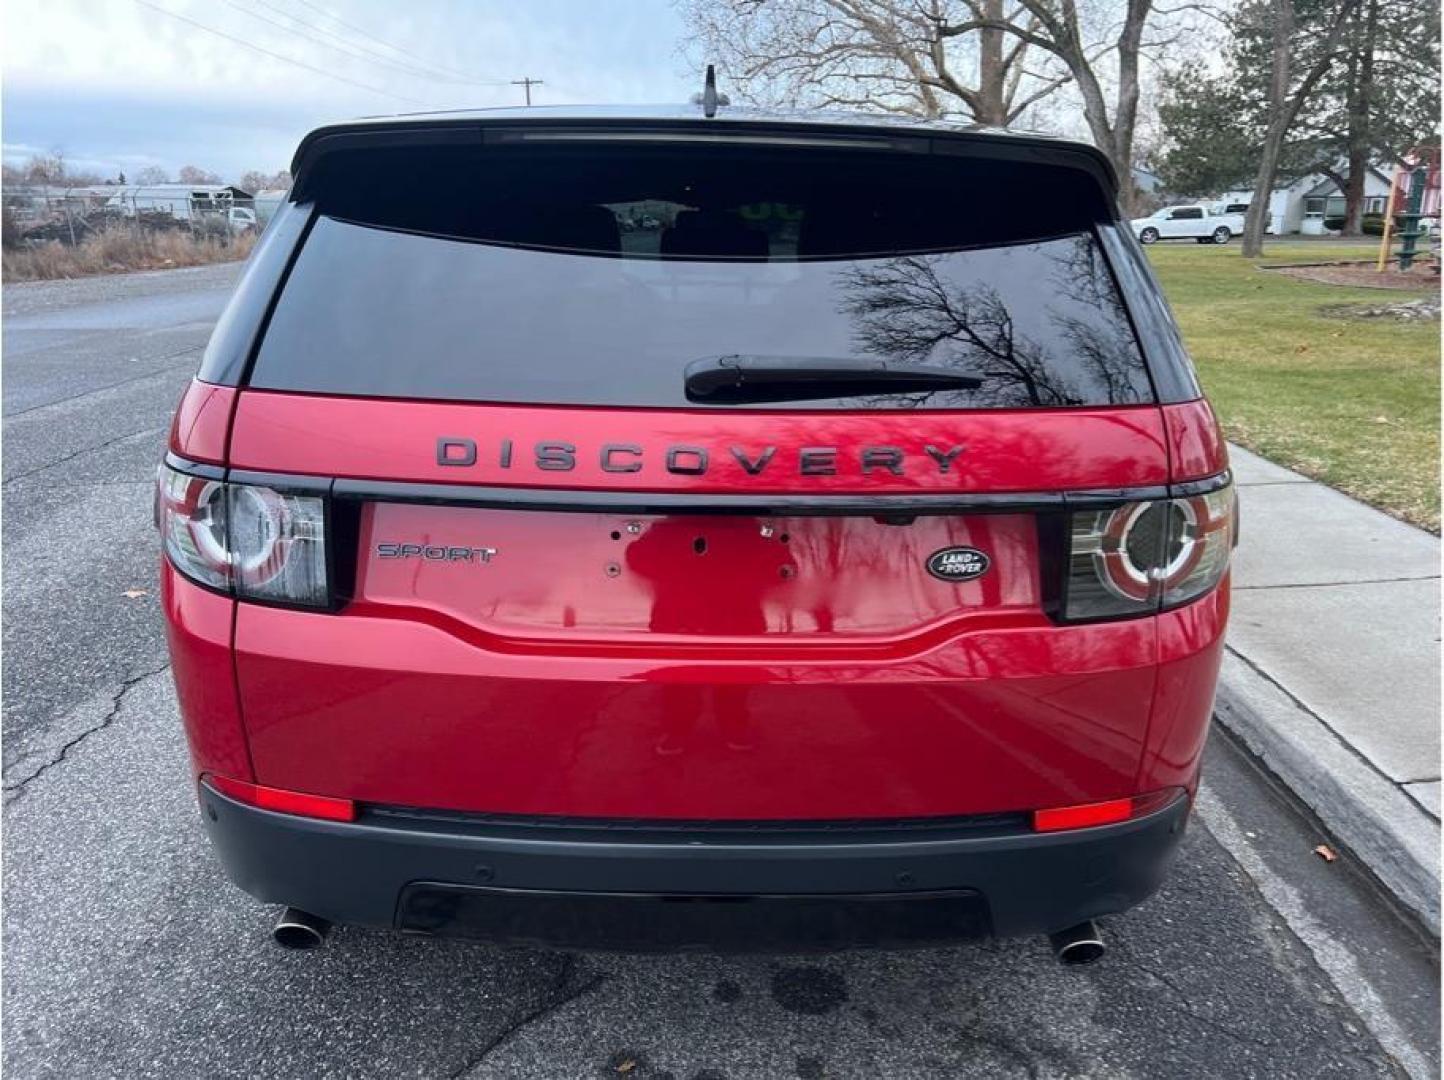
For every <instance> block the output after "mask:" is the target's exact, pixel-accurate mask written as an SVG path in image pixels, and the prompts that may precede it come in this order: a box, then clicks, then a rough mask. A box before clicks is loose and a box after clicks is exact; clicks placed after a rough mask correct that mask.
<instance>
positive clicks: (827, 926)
mask: <svg viewBox="0 0 1444 1080" xmlns="http://www.w3.org/2000/svg"><path fill="white" fill-rule="evenodd" d="M200 794H201V804H202V811H203V812H202V820H203V821H204V823H205V826H206V829H207V831H208V832H209V833H210V836H211V840H212V842H213V843H214V845H215V848H216V851H217V852H218V853H219V855H220V858H221V862H222V863H223V864H224V866H225V869H226V872H227V874H229V876H230V877H231V879H232V880H233V881H234V882H235V883H236V884H237V885H239V886H240V887H241V888H242V889H244V890H245V891H246V892H248V893H250V894H251V895H252V896H254V897H256V898H257V899H259V900H263V901H268V902H271V903H277V904H287V905H290V906H293V907H298V908H301V909H303V910H305V911H309V912H311V913H313V914H315V915H319V916H322V917H323V918H326V919H330V920H331V921H333V922H338V923H349V924H357V925H365V926H379V927H394V928H397V929H402V930H409V931H417V932H425V933H438V934H456V935H464V936H472V937H482V938H487V939H490V940H497V941H508V942H528V943H536V944H545V945H551V946H557V947H568V948H603V949H620V950H648V951H650V950H658V949H687V948H697V949H715V950H721V951H732V950H745V951H755V950H769V951H772V950H775V951H785V950H787V949H789V948H839V947H848V946H894V945H921V944H930V943H935V942H940V941H947V940H953V939H958V938H966V937H976V936H982V935H988V934H998V935H1015V934H1026V933H1046V932H1051V931H1054V930H1060V929H1064V928H1066V927H1069V926H1072V925H1074V924H1076V923H1079V922H1082V921H1083V920H1085V919H1090V918H1093V917H1095V916H1098V915H1106V914H1111V913H1114V912H1119V911H1123V910H1125V909H1126V908H1129V907H1131V906H1133V905H1134V904H1137V903H1138V902H1139V901H1141V900H1143V899H1145V898H1146V897H1147V896H1148V895H1149V894H1150V893H1152V892H1153V890H1154V889H1155V888H1156V887H1157V885H1158V882H1159V880H1160V878H1161V876H1162V873H1163V870H1164V868H1165V865H1166V863H1167V858H1168V855H1169V853H1170V852H1171V851H1172V849H1173V847H1174V846H1175V845H1176V843H1177V841H1178V839H1179V837H1180V835H1181V834H1182V832H1183V827H1184V824H1185V822H1186V820H1187V815H1188V801H1187V799H1186V798H1184V797H1183V796H1182V795H1180V797H1179V798H1178V799H1177V800H1175V801H1174V802H1172V803H1170V804H1169V805H1167V806H1165V807H1164V808H1162V809H1160V810H1157V811H1155V812H1153V813H1151V814H1148V815H1146V816H1143V817H1139V818H1135V819H1133V820H1130V821H1126V822H1120V823H1118V824H1114V825H1104V826H1099V827H1096V828H1090V829H1079V830H1076V831H1070V832H1059V833H1034V832H1031V831H1027V830H1026V829H1025V828H1023V827H1022V826H1020V825H1019V824H1017V823H998V822H991V823H988V822H985V823H982V824H979V823H972V822H960V823H953V824H949V823H931V822H929V823H918V824H916V825H897V824H890V825H883V826H867V825H861V826H857V827H847V828H835V827H834V828H821V827H807V826H804V825H799V826H797V827H795V828H777V827H770V828H765V829H756V830H752V829H745V828H718V827H715V826H699V827H697V828H695V829H693V828H686V827H656V828H645V827H637V826H634V825H628V826H621V825H620V823H612V824H607V823H573V824H567V823H556V822H538V821H520V820H513V819H495V818H488V817H476V818H469V819H468V818H465V817H448V816H445V815H436V814H423V813H406V812H396V811H380V810H373V811H368V812H364V813H363V814H362V815H361V816H360V818H359V819H358V820H357V821H355V822H347V823H341V822H332V821H320V820H314V819H310V818H301V817H294V816H291V815H287V814H277V813H273V812H271V811H267V810H259V809H256V808H255V807H252V806H248V805H246V804H244V803H240V802H236V801H234V800H232V799H229V798H227V797H226V796H224V795H221V794H219V793H218V792H216V791H215V790H213V789H212V788H210V787H208V786H206V785H204V784H202V786H201V791H200Z"/></svg>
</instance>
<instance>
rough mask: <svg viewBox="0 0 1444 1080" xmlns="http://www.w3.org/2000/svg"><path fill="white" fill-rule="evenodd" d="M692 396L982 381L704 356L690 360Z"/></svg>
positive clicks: (887, 389) (837, 392) (790, 360)
mask: <svg viewBox="0 0 1444 1080" xmlns="http://www.w3.org/2000/svg"><path fill="white" fill-rule="evenodd" d="M686 378H687V398H688V400H691V401H705V402H708V403H715V402H759V401H806V400H809V399H816V398H835V397H861V396H865V395H868V394H906V393H920V392H926V391H929V390H976V389H977V388H978V387H980V386H982V385H983V380H982V379H979V378H978V377H977V376H976V375H960V374H959V373H958V372H956V371H951V370H949V369H947V368H940V367H924V366H914V367H901V366H898V365H895V364H889V363H888V361H886V360H866V359H852V358H846V357H840V358H833V357H826V356H760V355H755V354H745V353H737V354H733V355H730V356H705V357H703V358H702V359H700V360H694V361H692V363H690V364H688V365H687V371H686Z"/></svg>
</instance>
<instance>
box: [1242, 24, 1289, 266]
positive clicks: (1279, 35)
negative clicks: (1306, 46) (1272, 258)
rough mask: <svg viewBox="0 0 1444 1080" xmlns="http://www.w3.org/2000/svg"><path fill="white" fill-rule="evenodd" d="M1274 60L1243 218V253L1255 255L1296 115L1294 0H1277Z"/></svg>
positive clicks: (1261, 240) (1260, 242) (1274, 25)
mask: <svg viewBox="0 0 1444 1080" xmlns="http://www.w3.org/2000/svg"><path fill="white" fill-rule="evenodd" d="M1269 9H1270V11H1271V12H1272V14H1273V62H1272V70H1271V73H1270V78H1269V126H1268V132H1267V133H1266V134H1265V135H1264V144H1263V149H1262V151H1261V152H1260V154H1259V163H1258V174H1257V175H1256V176H1255V177H1254V184H1253V197H1252V198H1251V199H1249V203H1248V214H1247V216H1246V217H1245V218H1244V221H1243V253H1244V256H1245V257H1246V258H1255V257H1257V256H1258V255H1261V254H1262V253H1263V238H1264V224H1265V221H1266V220H1267V216H1268V212H1269V203H1270V202H1272V201H1273V194H1274V178H1275V177H1276V176H1277V175H1278V171H1279V156H1280V155H1281V154H1282V153H1283V145H1284V136H1285V135H1287V134H1288V130H1289V124H1290V123H1292V122H1293V115H1292V114H1291V113H1290V112H1289V109H1288V101H1289V69H1290V67H1291V66H1292V65H1291V61H1292V59H1293V53H1292V50H1293V36H1294V2H1293V0H1273V2H1272V3H1271V4H1270V5H1269Z"/></svg>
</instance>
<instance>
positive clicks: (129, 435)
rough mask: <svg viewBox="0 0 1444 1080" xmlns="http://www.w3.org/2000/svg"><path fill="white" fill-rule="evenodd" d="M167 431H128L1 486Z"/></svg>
mask: <svg viewBox="0 0 1444 1080" xmlns="http://www.w3.org/2000/svg"><path fill="white" fill-rule="evenodd" d="M165 430H166V429H165V427H164V426H161V427H148V428H142V429H141V430H140V431H127V432H126V433H125V434H124V435H117V436H116V437H115V438H113V439H106V440H105V442H102V443H96V444H95V445H94V446H86V447H82V448H81V449H79V450H76V451H75V452H74V453H71V454H66V455H65V456H64V457H63V458H56V459H55V460H54V461H51V462H47V463H46V464H44V465H38V466H36V467H35V468H33V469H28V470H26V471H25V472H23V473H17V474H16V475H14V476H7V477H6V478H5V481H4V484H3V485H0V486H3V487H9V486H10V485H11V484H13V483H15V482H16V481H18V480H25V479H27V478H28V477H31V476H39V475H40V474H41V473H43V472H49V471H50V470H51V469H57V468H59V467H60V466H61V465H64V464H66V463H67V462H71V461H74V460H75V459H76V458H78V457H84V456H85V455H86V454H94V453H98V452H99V451H101V450H105V449H108V448H109V447H112V446H114V445H115V444H116V443H122V442H125V441H126V440H127V439H135V438H139V437H140V436H142V435H155V434H158V433H160V432H163V431H165Z"/></svg>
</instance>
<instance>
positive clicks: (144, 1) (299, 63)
mask: <svg viewBox="0 0 1444 1080" xmlns="http://www.w3.org/2000/svg"><path fill="white" fill-rule="evenodd" d="M135 2H136V3H137V4H139V5H141V7H148V8H150V9H151V10H152V11H158V12H160V13H161V14H162V15H169V16H170V17H171V18H172V19H178V20H180V21H181V22H183V23H188V24H189V25H191V26H194V27H195V28H196V29H197V30H204V31H205V32H206V33H208V34H214V35H215V36H216V37H220V38H225V39H226V40H227V41H230V42H233V43H234V44H236V45H240V46H241V47H243V48H246V49H250V50H251V51H253V52H258V53H260V54H261V55H262V56H269V57H270V58H271V59H273V60H280V61H281V62H282V63H285V64H292V65H294V66H295V67H298V68H304V69H305V70H307V71H309V72H312V73H313V74H316V75H322V76H324V77H326V78H328V79H334V80H335V81H336V82H342V83H345V84H346V85H348V86H354V87H357V88H358V89H361V90H366V91H368V92H369V93H372V94H381V95H383V96H385V97H392V98H395V99H396V100H397V101H404V102H406V103H407V104H408V105H420V106H422V107H424V108H434V107H435V106H434V105H433V103H431V102H427V101H418V100H416V99H415V98H409V97H406V96H404V95H402V94H395V93H392V92H391V91H390V90H382V89H381V88H380V87H379V86H369V85H367V84H366V83H363V82H357V81H356V80H355V79H348V78H346V76H344V75H337V74H336V73H335V72H333V71H326V70H324V69H323V68H318V67H312V66H311V65H310V64H308V63H306V62H305V61H303V60H297V59H295V58H294V57H290V56H284V55H282V54H281V53H278V52H272V51H271V50H270V49H266V48H263V47H261V46H260V45H256V44H253V43H251V42H249V41H246V40H245V39H244V38H238V37H235V36H234V35H232V34H227V33H226V32H225V31H224V30H217V29H216V28H215V27H212V26H207V25H206V24H205V23H201V22H196V20H195V19H192V18H190V17H189V16H186V15H181V14H178V13H177V12H174V11H169V10H167V9H166V8H163V7H161V6H160V5H159V4H152V3H151V2H150V0H135Z"/></svg>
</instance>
